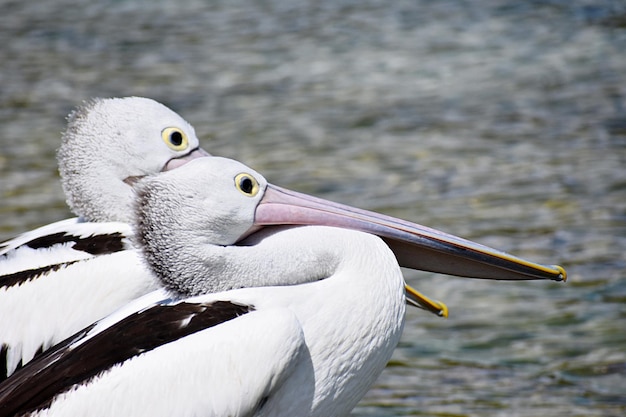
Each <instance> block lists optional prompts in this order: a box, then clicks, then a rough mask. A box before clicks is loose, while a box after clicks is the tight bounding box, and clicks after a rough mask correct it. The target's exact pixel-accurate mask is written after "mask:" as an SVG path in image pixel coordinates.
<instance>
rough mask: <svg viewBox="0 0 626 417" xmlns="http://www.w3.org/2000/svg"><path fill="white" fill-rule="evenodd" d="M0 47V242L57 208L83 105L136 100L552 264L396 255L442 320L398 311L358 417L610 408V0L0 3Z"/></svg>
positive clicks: (280, 173) (620, 60) (620, 162)
mask: <svg viewBox="0 0 626 417" xmlns="http://www.w3.org/2000/svg"><path fill="white" fill-rule="evenodd" d="M0 41H1V45H2V46H0V240H3V239H6V238H10V237H12V236H14V235H16V234H18V233H20V232H23V231H26V230H29V229H32V228H34V227H37V226H40V225H42V224H46V223H48V222H52V221H55V220H60V219H63V218H66V217H69V216H70V215H71V213H70V212H69V211H68V209H67V208H66V205H65V202H64V197H63V195H62V191H61V187H60V185H59V181H58V175H57V170H56V160H55V150H56V148H57V147H58V145H59V143H60V134H61V132H62V130H63V129H64V124H65V116H66V115H67V114H68V113H69V112H70V110H71V109H72V108H73V107H74V106H75V105H77V104H79V103H80V102H81V101H83V100H85V99H88V98H91V97H96V96H99V97H111V96H127V95H140V96H147V97H151V98H154V99H156V100H158V101H161V102H163V103H165V104H166V105H168V106H170V107H171V108H172V109H174V110H175V111H177V112H179V113H180V114H181V115H183V117H185V118H186V119H187V120H188V121H189V122H191V123H192V124H193V125H194V126H195V127H196V130H197V133H198V136H199V137H200V139H201V141H202V143H203V146H204V148H205V149H208V150H209V151H211V152H212V153H214V154H217V155H222V156H228V157H232V158H235V159H238V160H241V161H243V162H245V163H247V164H248V165H250V166H252V167H254V168H255V169H257V170H259V171H260V172H262V173H263V174H264V175H265V176H266V177H267V178H268V179H269V180H270V181H271V182H273V183H275V184H279V185H282V186H285V187H289V188H293V189H297V190H300V191H303V192H307V193H313V194H315V195H318V196H321V197H324V198H328V199H332V200H336V201H340V202H343V203H347V204H351V205H356V206H359V207H363V208H366V209H371V210H376V211H380V212H384V213H387V214H390V215H393V216H399V217H402V218H405V219H408V220H412V221H416V222H419V223H422V224H426V225H429V226H432V227H436V228H440V229H443V230H445V231H448V232H450V233H454V234H457V235H461V236H464V237H466V238H470V239H473V240H477V241H479V242H482V243H486V244H488V245H492V246H495V247H498V248H500V249H503V250H506V251H510V252H513V253H515V254H516V255H519V256H523V257H528V258H530V259H532V260H534V261H537V262H542V263H560V264H562V265H564V266H565V267H566V268H567V270H568V272H569V281H568V282H567V283H566V284H557V283H547V282H529V283H507V282H486V281H476V280H466V279H462V278H450V277H445V276H437V275H434V274H427V273H415V272H408V271H407V273H406V277H407V280H408V281H409V282H410V283H411V284H412V285H414V286H415V287H417V288H419V289H420V290H422V291H424V292H425V293H426V294H428V295H430V296H432V297H434V298H437V299H441V300H443V301H445V302H446V303H447V304H448V306H449V307H450V318H449V319H447V320H443V319H439V318H436V317H434V316H431V315H428V314H426V313H424V312H421V311H418V310H411V311H409V313H408V317H407V323H406V327H405V331H404V335H403V339H402V342H401V344H400V346H399V347H398V349H397V350H396V353H395V356H394V358H393V360H392V361H391V363H390V364H389V367H388V368H387V369H386V370H385V372H384V374H383V375H382V376H381V377H380V379H379V380H378V382H377V383H376V385H375V386H374V387H373V388H372V389H371V391H370V392H369V394H368V395H367V396H366V398H364V399H363V401H362V402H361V403H360V405H359V407H358V408H357V409H355V410H354V412H353V415H354V416H355V417H356V416H358V417H365V416H384V417H385V416H388V417H391V416H448V417H450V416H528V417H531V416H538V415H541V416H570V417H571V416H586V417H589V416H603V417H604V416H615V417H617V416H623V415H626V334H625V332H626V320H625V318H626V305H625V303H626V272H625V270H626V254H625V253H626V98H625V96H626V3H625V2H623V1H610V0H604V1H603V0H596V1H591V0H588V1H585V0H534V1H525V2H512V1H506V0H477V1H462V0H440V1H429V0H415V1H408V0H406V1H393V0H392V1H387V0H369V1H354V0H332V1H330V0H321V1H299V0H298V1H293V0H290V1H287V0H282V1H281V0H275V1H271V0H266V1H243V0H236V1H233V0H230V1H200V0H179V1H175V2H173V1H159V0H156V1H155V0H150V1H141V0H109V1H99V2H93V1H91V0H71V1H70V0H49V1H46V2H35V1H17V0H15V1H13V0H2V1H0ZM346 308H349V306H346Z"/></svg>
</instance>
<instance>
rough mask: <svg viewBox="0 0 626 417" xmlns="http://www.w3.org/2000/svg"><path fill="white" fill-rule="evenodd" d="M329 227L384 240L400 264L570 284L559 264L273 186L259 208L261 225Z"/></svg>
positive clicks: (468, 274) (477, 275) (257, 217)
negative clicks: (502, 250)
mask: <svg viewBox="0 0 626 417" xmlns="http://www.w3.org/2000/svg"><path fill="white" fill-rule="evenodd" d="M285 224H293V225H320V226H321V225H324V226H335V227H342V228H347V229H355V230H360V231H363V232H366V233H371V234H375V235H378V236H380V237H381V238H382V239H383V240H384V241H385V242H386V243H387V244H388V245H389V247H390V248H391V249H392V250H393V252H394V253H395V255H396V258H397V259H398V263H399V264H400V266H403V267H407V268H412V269H418V270H423V271H431V272H437V273H442V274H447V275H456V276H461V277H469V278H485V279H496V280H535V279H549V280H553V281H564V280H566V277H567V274H566V272H565V269H563V267H561V266H558V265H551V266H547V265H540V264H536V263H534V262H530V261H527V260H524V259H521V258H517V257H515V256H513V255H509V254H507V253H504V252H501V251H498V250H496V249H492V248H490V247H487V246H484V245H481V244H479V243H475V242H471V241H469V240H466V239H463V238H460V237H457V236H453V235H450V234H447V233H444V232H440V231H438V230H435V229H432V228H430V227H426V226H421V225H419V224H415V223H411V222H407V221H405V220H400V219H396V218H394V217H391V216H385V215H382V214H378V213H374V212H371V211H366V210H361V209H358V208H354V207H350V206H346V205H343V204H338V203H333V202H331V201H327V200H323V199H320V198H316V197H312V196H309V195H306V194H301V193H298V192H294V191H290V190H287V189H284V188H280V187H276V186H274V185H271V184H270V185H268V186H267V189H266V190H265V195H264V197H263V199H262V200H261V202H260V203H259V205H258V207H257V209H256V215H255V225H257V226H269V225H285Z"/></svg>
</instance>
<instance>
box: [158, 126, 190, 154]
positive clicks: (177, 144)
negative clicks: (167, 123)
mask: <svg viewBox="0 0 626 417" xmlns="http://www.w3.org/2000/svg"><path fill="white" fill-rule="evenodd" d="M161 137H162V138H163V142H165V144H166V145H167V146H168V147H169V148H170V149H172V150H174V151H184V150H185V149H187V147H188V146H189V139H188V138H187V135H186V134H185V132H183V131H182V129H179V128H177V127H166V128H165V129H163V131H162V132H161Z"/></svg>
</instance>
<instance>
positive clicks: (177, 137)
mask: <svg viewBox="0 0 626 417" xmlns="http://www.w3.org/2000/svg"><path fill="white" fill-rule="evenodd" d="M170 143H171V144H172V145H174V146H180V145H181V144H182V143H183V135H182V133H180V132H172V134H171V135H170Z"/></svg>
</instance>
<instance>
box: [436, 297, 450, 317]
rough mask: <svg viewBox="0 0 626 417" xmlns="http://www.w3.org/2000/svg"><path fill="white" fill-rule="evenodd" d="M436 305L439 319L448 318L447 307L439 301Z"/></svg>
mask: <svg viewBox="0 0 626 417" xmlns="http://www.w3.org/2000/svg"><path fill="white" fill-rule="evenodd" d="M437 304H439V308H440V310H439V313H437V315H438V316H439V317H443V318H444V319H447V318H448V306H447V305H445V304H444V303H442V302H441V301H437Z"/></svg>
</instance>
